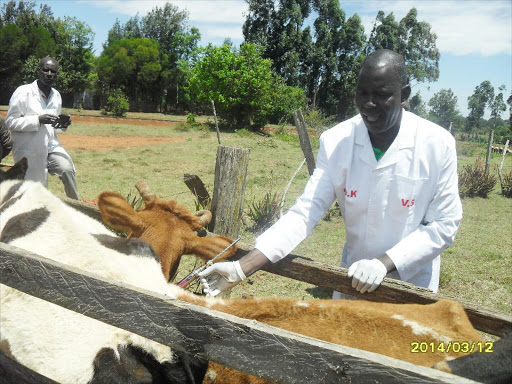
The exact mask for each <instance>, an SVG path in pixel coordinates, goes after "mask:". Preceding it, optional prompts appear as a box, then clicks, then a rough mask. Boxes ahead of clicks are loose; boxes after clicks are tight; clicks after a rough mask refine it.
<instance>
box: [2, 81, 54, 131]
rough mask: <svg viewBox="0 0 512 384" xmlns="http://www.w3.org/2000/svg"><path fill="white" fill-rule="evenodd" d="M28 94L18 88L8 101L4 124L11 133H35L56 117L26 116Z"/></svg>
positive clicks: (47, 115) (28, 100)
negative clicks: (42, 125)
mask: <svg viewBox="0 0 512 384" xmlns="http://www.w3.org/2000/svg"><path fill="white" fill-rule="evenodd" d="M29 103H30V94H29V93H28V92H27V91H26V89H24V88H21V87H20V88H18V89H17V90H16V91H15V92H14V94H13V95H12V97H11V100H10V101H9V110H8V111H7V116H6V118H5V124H6V125H7V128H9V130H11V131H16V132H36V131H38V130H39V127H40V125H41V124H52V123H54V122H56V121H57V120H58V116H55V115H52V114H43V115H35V114H34V115H28V111H29Z"/></svg>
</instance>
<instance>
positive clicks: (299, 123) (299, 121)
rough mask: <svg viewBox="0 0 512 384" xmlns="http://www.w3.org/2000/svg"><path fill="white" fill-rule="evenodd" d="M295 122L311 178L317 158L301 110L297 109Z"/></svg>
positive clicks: (294, 116)
mask: <svg viewBox="0 0 512 384" xmlns="http://www.w3.org/2000/svg"><path fill="white" fill-rule="evenodd" d="M293 120H294V121H295V127H296V128H297V132H298V133H299V141H300V147H301V148H302V152H304V157H305V158H306V162H307V164H308V172H309V175H310V176H311V175H312V174H313V171H314V170H315V156H314V155H313V149H311V143H310V141H309V135H308V130H307V128H306V121H305V120H304V116H303V115H302V111H301V110H300V109H297V110H296V111H295V112H294V113H293Z"/></svg>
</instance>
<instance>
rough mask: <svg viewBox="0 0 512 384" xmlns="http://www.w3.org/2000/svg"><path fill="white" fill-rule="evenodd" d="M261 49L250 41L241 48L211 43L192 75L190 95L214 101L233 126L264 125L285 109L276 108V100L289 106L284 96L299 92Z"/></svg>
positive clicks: (221, 114) (201, 99)
mask: <svg viewBox="0 0 512 384" xmlns="http://www.w3.org/2000/svg"><path fill="white" fill-rule="evenodd" d="M261 51H262V48H261V47H259V46H257V45H255V44H249V43H245V44H242V46H241V47H240V49H239V50H234V49H233V48H232V47H231V46H229V45H223V46H222V47H213V46H212V45H208V47H206V48H205V49H204V51H203V54H202V57H201V59H200V60H199V61H198V62H197V63H196V64H195V66H194V67H193V68H192V70H191V72H190V74H189V79H188V83H189V86H188V87H187V89H188V90H189V92H190V97H191V98H192V99H193V100H194V101H196V102H198V103H203V104H206V103H210V100H213V101H214V103H215V108H216V110H217V113H218V114H219V116H220V117H221V118H222V119H223V120H224V121H226V122H227V124H228V125H229V126H231V127H233V128H252V129H254V130H256V129H260V128H262V127H263V126H264V125H265V124H266V123H267V121H268V119H269V117H270V116H272V115H276V114H278V115H279V114H280V113H281V112H283V110H281V111H276V110H275V104H274V103H276V101H277V104H278V105H279V108H285V109H286V106H285V102H284V101H283V100H282V95H283V94H287V93H288V94H289V93H292V95H291V96H292V97H297V93H294V92H290V91H291V90H290V88H286V86H285V85H284V82H283V80H282V79H279V78H278V77H276V75H274V74H273V72H272V69H271V62H270V60H269V59H264V58H263V57H262V52H261ZM291 107H292V108H293V107H295V106H294V105H292V106H291Z"/></svg>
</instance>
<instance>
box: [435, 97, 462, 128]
mask: <svg viewBox="0 0 512 384" xmlns="http://www.w3.org/2000/svg"><path fill="white" fill-rule="evenodd" d="M428 105H429V107H430V112H429V115H430V117H431V118H432V120H434V121H435V122H437V123H438V124H439V125H441V126H442V127H444V128H446V129H448V128H449V127H450V123H451V122H453V121H455V119H457V117H458V116H459V115H460V112H459V109H458V107H457V96H455V95H454V94H453V92H452V90H451V89H441V90H440V91H439V92H437V93H436V94H434V96H433V97H432V98H431V99H430V100H429V102H428Z"/></svg>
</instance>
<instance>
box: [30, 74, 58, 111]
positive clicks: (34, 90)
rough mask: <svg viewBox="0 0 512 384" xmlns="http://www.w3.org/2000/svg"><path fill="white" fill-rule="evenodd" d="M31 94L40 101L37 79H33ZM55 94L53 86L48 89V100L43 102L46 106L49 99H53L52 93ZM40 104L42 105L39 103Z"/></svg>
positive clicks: (48, 103)
mask: <svg viewBox="0 0 512 384" xmlns="http://www.w3.org/2000/svg"><path fill="white" fill-rule="evenodd" d="M31 85H32V94H33V95H34V96H35V97H37V98H39V99H40V100H41V101H42V97H43V96H42V91H41V90H40V89H39V87H38V85H37V80H36V81H34V82H33V83H32V84H31ZM54 94H55V92H54V90H53V87H52V88H51V89H50V94H49V95H48V100H47V101H46V102H45V104H46V105H47V106H48V105H50V101H51V100H52V99H53V95H54ZM41 105H43V104H42V103H41Z"/></svg>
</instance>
